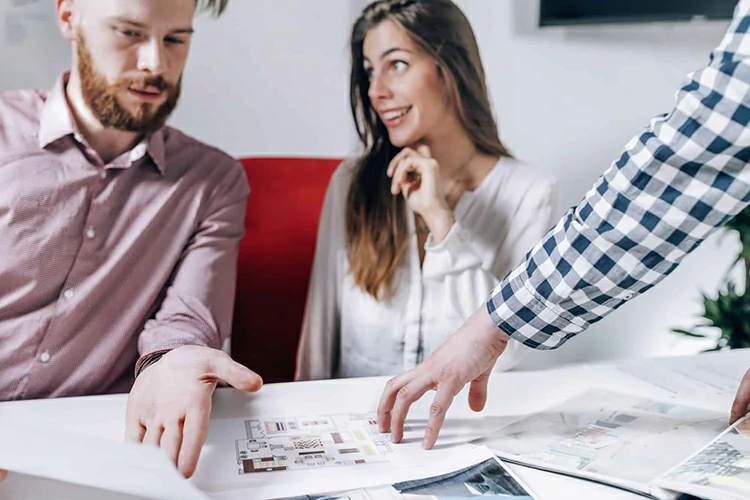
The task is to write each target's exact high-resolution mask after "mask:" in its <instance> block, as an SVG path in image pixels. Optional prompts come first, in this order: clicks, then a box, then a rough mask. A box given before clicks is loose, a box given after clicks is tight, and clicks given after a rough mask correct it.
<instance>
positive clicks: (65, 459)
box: [0, 416, 208, 500]
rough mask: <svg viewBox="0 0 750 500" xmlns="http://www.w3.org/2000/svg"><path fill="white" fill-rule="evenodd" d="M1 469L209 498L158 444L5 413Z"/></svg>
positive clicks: (154, 494) (177, 498) (137, 491)
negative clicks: (12, 417) (34, 421)
mask: <svg viewBox="0 0 750 500" xmlns="http://www.w3.org/2000/svg"><path fill="white" fill-rule="evenodd" d="M0 469H6V470H9V471H12V472H17V473H21V474H26V475H29V476H38V477H42V478H48V479H55V480H58V481H63V482H66V483H72V484H78V485H83V486H88V487H91V488H98V489H102V490H109V491H114V492H119V493H125V494H129V495H134V496H138V497H143V498H153V499H158V500H172V499H174V500H206V499H207V498H208V497H207V496H206V495H205V494H203V493H202V492H200V491H198V490H197V489H196V488H195V487H194V486H192V485H191V484H190V483H189V482H188V481H186V480H185V479H183V478H182V476H181V475H180V473H179V472H178V471H177V469H176V468H175V467H174V465H172V464H171V463H170V462H169V460H168V459H167V457H166V456H165V455H164V453H163V452H162V451H161V450H159V449H158V448H155V447H151V446H145V445H138V444H133V443H125V442H121V441H114V440H109V439H103V438H98V437H93V436H89V435H85V434H77V433H73V432H70V431H66V430H62V429H52V428H47V427H41V426H31V425H27V424H24V423H21V422H18V421H14V420H10V419H7V418H6V419H4V418H2V416H0Z"/></svg>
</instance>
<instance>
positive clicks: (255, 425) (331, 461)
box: [234, 414, 393, 474]
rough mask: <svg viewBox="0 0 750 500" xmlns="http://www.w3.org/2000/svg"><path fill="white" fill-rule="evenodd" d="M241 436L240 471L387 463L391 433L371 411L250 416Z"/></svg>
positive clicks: (237, 448)
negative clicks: (381, 429)
mask: <svg viewBox="0 0 750 500" xmlns="http://www.w3.org/2000/svg"><path fill="white" fill-rule="evenodd" d="M244 423H245V425H244V427H245V435H244V436H237V439H236V440H235V443H234V444H235V452H236V456H237V466H238V473H239V474H249V473H256V472H274V471H288V470H299V469H308V468H311V467H330V466H345V465H361V464H368V463H375V462H387V461H388V455H389V454H390V453H392V451H393V450H392V448H391V445H390V443H389V441H388V435H386V434H380V433H379V432H378V425H377V421H376V418H375V416H373V415H370V414H339V415H317V416H310V417H295V418H271V419H265V418H256V419H248V420H245V422H244Z"/></svg>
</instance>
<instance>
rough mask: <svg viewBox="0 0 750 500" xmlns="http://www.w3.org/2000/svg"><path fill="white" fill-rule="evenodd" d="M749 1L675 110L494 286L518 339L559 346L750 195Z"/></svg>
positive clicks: (496, 310)
mask: <svg viewBox="0 0 750 500" xmlns="http://www.w3.org/2000/svg"><path fill="white" fill-rule="evenodd" d="M749 122H750V0H742V1H741V2H740V3H739V5H738V6H737V8H736V10H735V15H734V20H733V22H732V24H731V26H730V28H729V30H728V32H727V34H726V36H725V37H724V39H723V40H722V42H721V44H720V45H719V47H718V48H717V49H716V50H715V51H714V52H713V53H712V54H711V58H710V60H709V63H708V65H707V66H706V67H705V68H702V69H700V70H698V71H696V72H694V73H691V74H690V75H688V77H687V81H686V83H685V85H684V86H683V87H682V88H681V89H680V91H679V92H678V94H677V103H676V105H675V108H674V110H673V111H672V112H670V113H669V114H666V115H662V116H659V117H656V118H654V119H653V120H652V121H651V124H650V125H649V126H648V127H647V128H646V129H645V131H643V133H641V134H640V135H638V136H637V137H635V138H633V139H632V140H631V141H630V143H629V144H628V145H627V146H626V148H625V151H624V152H623V153H622V156H620V159H619V160H617V161H616V162H614V163H613V164H612V166H611V167H610V168H609V169H608V170H607V171H606V172H605V173H604V175H603V176H602V177H600V178H599V180H598V181H597V182H596V184H595V185H594V187H593V188H592V189H591V190H590V191H589V192H588V193H587V194H586V196H585V197H584V199H583V201H582V202H581V203H580V204H579V205H578V206H577V207H574V208H572V209H570V210H569V211H568V212H567V213H566V214H565V215H564V216H563V218H562V219H561V220H560V221H559V222H558V223H557V225H556V226H555V227H554V228H553V229H552V230H550V232H549V233H547V235H546V236H545V237H544V239H543V240H542V241H541V242H540V243H539V244H537V245H536V246H535V247H534V248H533V249H532V250H531V251H530V252H529V253H528V254H527V256H526V259H525V260H524V262H522V263H521V265H519V266H518V267H517V268H516V269H515V270H513V271H511V272H510V273H509V274H508V276H506V277H505V279H504V280H503V281H502V282H501V283H500V284H499V285H498V286H497V287H496V288H495V290H493V292H492V295H491V296H490V299H489V300H488V302H487V309H488V311H489V313H490V316H491V317H492V319H493V320H494V321H495V323H496V324H497V325H498V326H499V327H500V328H501V329H502V330H503V331H504V332H506V333H507V334H508V335H510V336H511V337H512V338H514V339H515V340H518V341H521V342H523V343H524V344H526V345H527V346H530V347H533V348H536V349H554V348H557V347H559V346H561V345H562V344H564V343H565V342H566V341H567V340H568V339H570V338H571V337H573V336H575V335H577V334H578V333H580V332H581V331H583V330H585V329H586V328H587V327H588V326H589V325H591V324H593V323H596V322H597V321H599V320H600V319H602V318H604V317H605V316H606V315H607V314H609V313H611V312H612V311H614V310H615V309H617V308H618V307H620V306H621V305H622V304H624V303H626V302H627V301H629V300H631V299H632V298H633V297H636V296H638V295H640V294H642V293H644V292H645V291H647V290H648V289H650V288H651V287H653V286H654V285H656V284H657V283H659V282H660V281H661V280H662V279H664V278H665V277H666V276H667V275H668V274H669V273H671V272H672V271H673V270H674V269H675V268H676V267H677V265H678V264H679V263H680V262H681V261H682V259H683V258H685V256H686V255H687V254H688V253H690V252H692V251H693V250H695V249H696V248H697V247H698V245H700V244H701V242H703V241H704V240H705V239H706V238H708V237H709V236H710V235H711V234H712V233H713V232H715V231H716V230H717V229H718V228H720V227H721V226H723V225H724V224H725V223H726V222H728V221H729V220H730V219H731V218H732V217H734V216H735V215H736V214H737V213H739V212H740V211H741V210H742V209H743V208H745V207H746V206H747V205H748V203H750V167H748V161H750V128H748V123H749Z"/></svg>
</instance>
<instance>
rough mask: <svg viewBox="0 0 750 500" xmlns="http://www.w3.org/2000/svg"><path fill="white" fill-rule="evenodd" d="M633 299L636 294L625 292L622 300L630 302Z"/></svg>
mask: <svg viewBox="0 0 750 500" xmlns="http://www.w3.org/2000/svg"><path fill="white" fill-rule="evenodd" d="M633 297H635V294H634V293H633V292H625V293H623V294H622V300H630V299H632V298H633Z"/></svg>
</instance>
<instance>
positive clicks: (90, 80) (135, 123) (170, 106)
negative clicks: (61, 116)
mask: <svg viewBox="0 0 750 500" xmlns="http://www.w3.org/2000/svg"><path fill="white" fill-rule="evenodd" d="M76 45H77V53H78V72H79V76H80V79H81V93H82V94H83V100H84V102H85V103H86V105H87V106H88V107H89V109H91V112H92V113H93V114H94V117H96V119H97V120H99V123H101V124H102V125H103V126H105V127H108V128H115V129H118V130H125V131H128V132H137V133H142V134H147V133H150V132H154V131H156V130H158V129H160V128H161V127H162V126H164V123H165V122H166V121H167V118H169V115H171V114H172V111H173V110H174V108H175V106H177V101H178V100H179V98H180V91H181V89H182V78H180V80H178V82H177V83H176V84H170V83H169V82H167V81H166V80H165V79H164V77H162V76H154V77H142V78H120V79H118V80H117V81H116V82H115V83H114V84H111V85H110V84H108V83H107V79H106V78H105V77H104V75H102V74H101V73H99V72H98V71H97V70H96V68H95V67H94V61H93V58H92V57H91V52H90V51H89V50H88V47H87V46H86V43H85V40H84V38H83V35H81V34H80V33H79V34H78V40H77V44H76ZM147 87H155V88H157V89H159V90H160V91H165V92H166V93H167V99H166V101H164V103H163V104H161V105H160V106H159V107H158V108H155V104H150V103H145V102H144V103H142V104H141V105H140V106H139V107H138V109H137V110H136V111H135V112H131V111H129V110H127V109H126V108H125V107H123V106H122V105H121V104H120V102H119V101H118V100H117V94H118V93H119V92H122V91H125V92H127V91H128V89H129V88H132V89H134V90H144V89H145V88H147Z"/></svg>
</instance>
